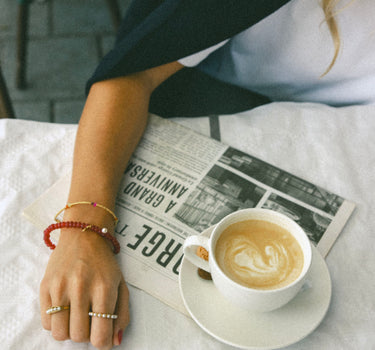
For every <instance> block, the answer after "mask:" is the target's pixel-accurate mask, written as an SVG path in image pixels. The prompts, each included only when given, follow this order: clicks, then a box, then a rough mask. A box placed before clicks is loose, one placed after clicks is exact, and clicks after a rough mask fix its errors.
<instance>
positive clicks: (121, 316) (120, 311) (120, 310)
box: [113, 279, 130, 345]
mask: <svg viewBox="0 0 375 350" xmlns="http://www.w3.org/2000/svg"><path fill="white" fill-rule="evenodd" d="M116 312H117V315H118V317H117V319H116V320H115V323H114V326H113V344H114V345H120V344H121V341H122V335H123V332H124V330H125V328H126V327H127V326H128V324H129V321H130V316H129V290H128V287H127V286H126V283H125V281H124V279H122V280H121V282H120V285H119V288H118V297H117V311H116Z"/></svg>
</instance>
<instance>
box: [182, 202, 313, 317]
mask: <svg viewBox="0 0 375 350" xmlns="http://www.w3.org/2000/svg"><path fill="white" fill-rule="evenodd" d="M245 220H263V221H268V222H271V223H273V224H276V225H278V226H281V227H282V228H284V229H286V230H287V231H288V232H290V233H291V234H292V235H293V236H294V237H295V238H296V239H297V241H298V243H299V245H300V247H301V248H302V252H303V256H304V264H303V267H302V271H301V273H300V275H299V276H298V277H297V279H295V280H294V281H293V282H291V283H290V284H288V285H287V286H284V287H281V288H278V289H270V290H268V289H267V290H264V289H253V288H249V287H245V286H243V285H241V284H239V283H236V282H234V281H233V280H232V279H230V278H229V277H228V276H227V275H225V274H224V272H223V271H222V270H221V269H220V267H219V265H218V263H217V260H216V258H215V254H214V252H215V246H216V242H217V241H218V239H219V237H220V235H221V233H222V232H223V231H224V230H225V229H226V228H227V227H228V226H230V225H232V224H234V223H236V222H241V221H245ZM199 246H202V247H204V248H205V249H206V250H207V251H208V253H209V261H208V262H207V261H205V260H204V259H202V258H200V257H198V256H197V255H196V250H197V247H199ZM183 249H184V254H185V257H186V258H187V259H188V260H189V261H190V262H191V263H193V264H194V265H196V266H197V267H199V268H201V269H203V270H205V271H207V272H210V273H211V275H212V280H213V282H214V284H215V286H216V288H217V289H218V290H219V292H220V293H221V294H223V295H224V296H225V297H226V298H227V299H229V300H230V301H231V302H232V303H233V304H236V305H237V306H239V307H241V308H243V309H247V310H251V311H257V312H267V311H272V310H275V309H277V308H280V307H281V306H283V305H285V304H287V303H288V302H289V301H290V300H292V299H293V298H294V297H295V296H296V294H297V293H298V292H299V290H300V289H301V287H302V286H303V284H304V282H305V281H306V278H307V276H308V272H309V270H310V267H311V261H312V251H311V243H310V241H309V239H308V237H307V235H306V233H305V232H304V231H303V229H302V228H301V227H300V226H299V225H298V224H297V223H296V222H295V221H293V220H291V219H290V218H288V217H287V216H285V215H283V214H280V213H277V212H275V211H272V210H268V209H258V208H253V209H243V210H239V211H236V212H234V213H231V214H229V215H228V216H226V217H225V218H223V219H222V220H221V221H220V222H219V223H218V224H217V225H216V226H215V228H214V229H213V231H212V234H211V236H210V237H205V236H203V235H194V236H190V237H188V238H187V239H186V240H185V242H184V246H183Z"/></svg>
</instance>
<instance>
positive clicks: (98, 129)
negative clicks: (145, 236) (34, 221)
mask: <svg viewBox="0 0 375 350" xmlns="http://www.w3.org/2000/svg"><path fill="white" fill-rule="evenodd" d="M149 96H150V91H149V89H147V87H145V86H144V85H142V84H141V83H139V82H138V81H137V79H134V78H132V77H130V78H118V79H115V80H109V81H104V82H100V83H97V84H95V85H93V86H92V88H91V91H90V94H89V96H88V98H87V102H86V105H85V108H84V110H83V113H82V117H81V120H80V123H79V128H78V132H77V137H76V144H75V151H74V161H73V174H72V181H71V189H70V193H69V202H75V201H82V200H87V201H96V202H98V203H101V204H103V205H105V206H108V207H109V208H113V206H114V201H115V197H116V193H117V190H118V186H119V183H120V180H121V176H122V174H123V171H124V168H125V167H126V165H127V162H128V160H129V158H130V156H131V154H132V153H133V151H134V149H135V147H136V145H137V143H138V141H139V139H140V137H141V136H142V134H143V131H144V128H145V126H146V123H147V114H148V101H149Z"/></svg>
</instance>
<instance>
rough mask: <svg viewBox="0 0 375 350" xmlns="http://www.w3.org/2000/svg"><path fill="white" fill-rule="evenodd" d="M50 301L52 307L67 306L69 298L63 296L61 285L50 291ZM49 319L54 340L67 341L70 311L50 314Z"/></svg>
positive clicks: (63, 289)
mask: <svg viewBox="0 0 375 350" xmlns="http://www.w3.org/2000/svg"><path fill="white" fill-rule="evenodd" d="M51 300H52V305H53V306H67V305H69V298H68V297H67V295H66V294H65V288H63V284H61V285H60V286H58V287H57V288H54V289H51ZM49 316H50V318H51V334H52V336H53V337H54V338H55V339H56V340H66V339H69V317H70V310H62V311H60V312H57V313H54V314H50V315H49Z"/></svg>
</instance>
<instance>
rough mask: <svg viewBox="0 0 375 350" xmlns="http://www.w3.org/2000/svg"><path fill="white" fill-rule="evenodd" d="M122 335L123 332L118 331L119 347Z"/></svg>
mask: <svg viewBox="0 0 375 350" xmlns="http://www.w3.org/2000/svg"><path fill="white" fill-rule="evenodd" d="M123 334H124V330H122V329H120V330H119V331H118V335H117V336H118V343H119V345H121V342H122V335H123Z"/></svg>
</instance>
